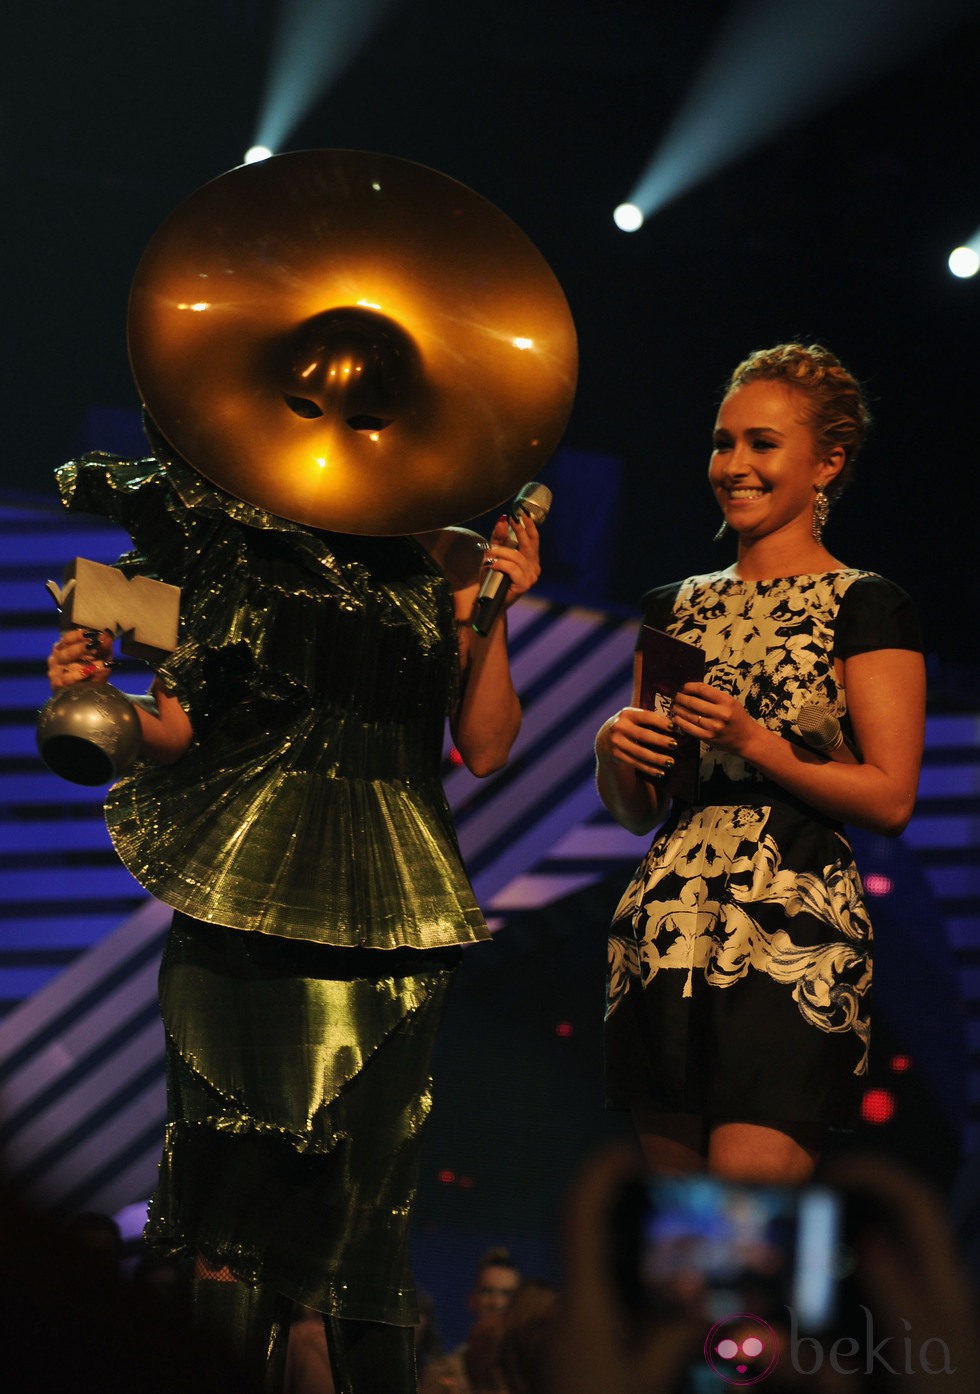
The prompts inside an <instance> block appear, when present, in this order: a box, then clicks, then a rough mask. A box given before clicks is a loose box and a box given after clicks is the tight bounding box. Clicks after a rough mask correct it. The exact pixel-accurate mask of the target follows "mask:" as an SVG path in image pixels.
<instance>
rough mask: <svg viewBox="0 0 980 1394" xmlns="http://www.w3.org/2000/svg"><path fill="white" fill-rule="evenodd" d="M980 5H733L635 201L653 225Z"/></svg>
mask: <svg viewBox="0 0 980 1394" xmlns="http://www.w3.org/2000/svg"><path fill="white" fill-rule="evenodd" d="M975 5H976V0H930V3H929V4H924V3H921V0H894V3H892V4H883V3H882V0H832V3H831V0H827V3H825V4H819V5H804V4H795V5H794V4H788V3H787V0H736V2H735V3H734V4H732V5H731V6H730V7H728V9H727V12H726V14H725V16H724V18H723V20H722V21H721V23H720V24H719V26H718V29H717V31H716V35H715V38H714V41H713V43H712V45H711V47H710V48H709V50H708V52H707V54H706V57H705V59H704V62H703V64H702V67H701V69H700V71H699V72H698V73H697V74H696V75H695V77H694V80H693V82H692V83H691V85H690V87H689V88H688V91H687V93H686V94H685V97H684V99H683V102H682V103H681V106H680V107H679V109H678V110H677V112H676V114H675V116H674V117H673V119H672V121H671V123H670V125H669V126H668V128H667V130H666V132H665V133H664V135H663V137H662V139H661V141H660V145H659V148H658V149H657V150H656V152H655V153H654V155H653V158H652V159H651V160H650V162H649V164H648V165H647V167H646V168H645V169H644V170H643V172H642V174H641V175H640V177H639V178H638V179H637V181H636V183H635V185H634V186H633V188H632V190H631V191H630V193H629V202H630V203H631V204H634V205H636V207H638V208H639V209H640V210H641V211H642V213H643V215H644V217H645V218H646V219H647V221H649V219H650V218H651V217H652V216H653V214H654V213H657V212H659V211H660V209H662V208H664V207H665V206H666V205H667V204H669V203H671V202H673V200H675V199H677V198H679V197H680V196H681V195H682V194H684V193H686V192H687V191H688V190H689V189H692V188H693V187H694V186H695V185H697V184H700V183H702V182H703V181H704V180H705V179H707V178H709V177H710V176H711V175H713V174H716V173H717V172H718V171H719V170H721V169H723V168H724V167H726V166H727V165H730V164H732V163H734V161H736V160H739V159H742V158H743V157H744V156H745V155H747V154H748V153H749V152H750V151H753V150H757V149H758V148H759V147H760V146H762V145H765V144H766V143H768V142H770V141H772V140H774V139H775V138H776V137H777V136H780V135H782V134H783V132H784V131H786V130H788V129H789V128H790V127H792V126H794V125H797V124H798V123H799V122H801V121H803V120H804V119H807V118H811V119H812V118H813V117H814V116H815V115H816V114H817V113H818V112H820V111H825V110H826V109H827V108H828V107H829V106H832V105H833V104H834V103H835V102H839V101H840V100H841V99H842V98H843V97H845V96H847V95H848V94H849V93H850V92H853V91H855V90H856V89H858V88H860V87H862V86H865V85H866V84H867V83H868V82H870V81H871V79H872V78H875V77H878V76H879V75H880V74H882V73H884V72H886V71H888V70H889V69H894V68H896V67H898V66H899V65H900V64H902V63H904V62H907V61H908V59H909V58H910V57H912V56H913V55H914V54H916V53H919V52H921V51H922V50H923V49H924V48H926V47H927V46H929V45H931V44H933V43H937V42H938V41H939V40H940V39H942V38H944V37H946V36H948V35H949V33H950V32H952V31H953V30H955V29H956V27H957V26H958V25H961V24H963V23H966V22H967V21H968V20H969V19H970V18H971V17H972V13H973V10H974V9H975ZM617 222H618V219H617Z"/></svg>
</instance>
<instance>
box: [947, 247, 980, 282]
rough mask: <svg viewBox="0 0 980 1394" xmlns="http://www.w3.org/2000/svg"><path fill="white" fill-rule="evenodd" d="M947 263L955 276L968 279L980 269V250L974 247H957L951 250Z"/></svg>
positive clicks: (962, 279)
mask: <svg viewBox="0 0 980 1394" xmlns="http://www.w3.org/2000/svg"><path fill="white" fill-rule="evenodd" d="M946 265H947V266H948V267H949V269H950V271H951V272H952V273H953V275H954V276H958V277H959V278H960V280H961V281H967V280H969V278H970V277H971V276H975V275H976V274H977V272H978V271H980V252H978V251H977V250H976V248H974V247H956V248H955V249H954V250H953V251H952V252H950V254H949V260H948V261H947V263H946Z"/></svg>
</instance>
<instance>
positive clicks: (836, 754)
mask: <svg viewBox="0 0 980 1394" xmlns="http://www.w3.org/2000/svg"><path fill="white" fill-rule="evenodd" d="M796 729H797V730H798V731H799V733H800V735H801V736H802V737H803V739H804V740H805V741H806V743H807V745H809V746H811V747H812V748H813V749H814V750H819V752H820V754H821V755H826V756H827V757H828V759H830V760H837V761H839V762H840V763H841V764H844V765H856V764H857V763H858V757H857V756H856V755H855V753H854V751H853V750H852V749H851V747H850V746H849V745H848V743H847V741H846V740H845V739H844V732H843V731H842V730H841V725H840V722H839V721H838V720H837V718H836V716H835V715H834V713H833V712H832V711H831V710H830V708H829V707H825V706H824V705H823V703H822V702H805V703H804V704H803V706H802V707H800V710H799V714H798V716H797V718H796Z"/></svg>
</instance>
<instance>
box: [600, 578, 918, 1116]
mask: <svg viewBox="0 0 980 1394" xmlns="http://www.w3.org/2000/svg"><path fill="white" fill-rule="evenodd" d="M643 618H644V622H645V623H647V624H650V625H653V626H654V627H656V628H658V629H665V630H667V632H668V633H670V634H673V635H676V636H677V637H678V638H680V639H686V640H688V641H689V642H691V643H695V644H697V645H698V646H699V647H700V648H702V649H703V650H704V653H705V655H706V658H707V671H706V675H705V681H706V682H708V683H710V684H711V685H712V686H713V687H716V688H719V689H721V690H722V691H725V692H728V693H730V694H731V695H732V696H733V697H735V698H736V699H737V700H738V701H739V702H741V703H742V705H743V706H744V707H745V709H746V710H747V711H748V713H749V715H750V716H752V717H754V718H755V719H756V720H757V721H760V722H762V723H763V724H764V725H765V726H767V727H768V728H769V729H770V730H772V731H775V732H777V733H778V734H779V735H781V736H783V737H785V738H786V739H788V740H791V741H795V742H797V743H800V744H802V741H801V739H800V736H799V732H798V731H797V730H796V718H797V715H798V713H799V709H800V707H801V706H802V705H803V704H804V703H805V702H808V701H818V702H820V703H822V704H823V705H825V706H826V707H828V708H829V709H830V710H831V711H833V712H834V713H835V714H836V715H837V716H838V718H839V719H840V721H841V725H842V727H843V729H844V731H845V733H847V732H848V730H849V725H848V719H847V698H846V693H845V692H844V690H843V687H842V686H841V685H840V683H839V682H838V680H837V677H836V673H835V665H834V661H835V659H841V660H843V659H846V658H849V657H851V656H853V655H854V654H858V653H864V652H869V651H871V650H874V649H884V648H901V649H914V650H921V647H922V644H921V639H920V635H919V625H918V620H917V617H916V614H915V611H914V608H913V606H912V603H911V601H910V600H909V598H908V596H907V595H906V594H905V593H904V592H903V591H902V590H900V589H899V588H898V587H897V586H895V585H893V584H892V583H891V582H889V581H886V580H884V579H883V578H882V577H880V576H877V575H875V574H874V573H872V572H867V571H856V570H838V571H830V572H826V573H822V574H817V575H806V576H789V577H781V578H779V579H776V580H770V581H743V580H741V579H740V578H739V577H737V576H735V575H733V574H732V573H731V572H730V571H721V572H714V573H711V574H709V575H705V576H694V577H691V578H689V579H688V580H685V581H683V582H681V583H680V584H674V585H670V586H664V587H661V588H659V589H657V590H654V591H651V592H650V593H649V594H648V595H647V596H645V597H644V603H643ZM870 987H871V923H870V920H869V918H868V911H867V907H866V905H865V901H864V895H863V890H862V886H861V880H860V877H859V875H858V871H857V868H856V866H855V864H854V858H853V855H852V852H851V848H850V845H849V843H848V841H847V839H846V837H845V835H844V831H843V829H842V827H841V826H840V825H839V824H837V823H835V822H834V821H833V820H831V819H829V818H826V817H824V816H823V815H822V814H820V813H818V812H817V811H816V810H814V809H812V808H810V807H809V806H808V805H806V804H804V803H802V802H801V801H800V800H798V799H796V798H794V797H793V796H791V795H790V794H788V793H786V792H785V791H784V790H782V789H781V788H780V787H779V786H777V785H776V784H774V783H772V782H771V781H768V780H765V779H763V778H762V776H761V775H760V774H759V773H758V772H757V771H756V770H754V769H753V768H752V767H751V766H750V765H748V764H746V763H745V762H744V761H743V760H742V759H741V758H740V757H737V756H735V755H731V754H729V753H726V752H723V751H717V750H714V749H712V748H710V746H708V745H702V751H701V786H700V793H699V797H698V801H697V803H695V804H692V805H687V804H684V805H679V804H677V803H676V802H675V805H674V807H673V808H672V810H671V813H670V816H669V818H668V820H667V822H666V824H665V825H664V826H663V827H662V828H661V829H660V831H659V832H658V834H657V836H656V837H655V839H654V841H653V844H652V846H651V847H650V850H649V851H648V853H647V855H646V856H645V857H644V859H643V861H642V862H641V864H640V866H639V867H638V869H637V871H636V873H635V875H634V877H633V880H632V881H631V882H630V884H629V886H628V887H627V890H626V892H625V894H624V895H623V897H622V900H621V901H620V903H619V906H618V907H617V910H616V913H615V916H614V920H613V925H612V930H611V933H610V939H609V977H608V985H607V1010H606V1078H607V1096H608V1102H609V1105H610V1106H611V1107H613V1108H630V1107H632V1106H633V1105H635V1104H637V1103H640V1102H644V1103H646V1104H648V1105H652V1106H653V1107H655V1108H658V1109H662V1110H663V1111H665V1112H684V1113H697V1114H699V1115H701V1116H703V1117H705V1118H707V1119H708V1120H710V1121H712V1122H724V1121H740V1122H750V1123H769V1124H779V1123H797V1122H798V1123H808V1122H810V1123H823V1124H826V1125H828V1126H831V1127H846V1126H848V1125H850V1124H851V1123H852V1122H853V1119H854V1114H855V1109H856V1105H857V1103H858V1099H859V1095H860V1090H861V1087H862V1077H863V1076H864V1075H865V1074H866V1072H867V1061H868V1044H869V1022H868V1010H869V1006H870Z"/></svg>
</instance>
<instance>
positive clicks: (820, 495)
mask: <svg viewBox="0 0 980 1394" xmlns="http://www.w3.org/2000/svg"><path fill="white" fill-rule="evenodd" d="M829 512H830V499H828V497H827V491H826V489H818V490H817V497H816V498H815V499H814V501H813V540H814V542H819V541H820V539H821V537H822V536H823V530H824V527H825V526H826V523H827V515H828V514H829Z"/></svg>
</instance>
